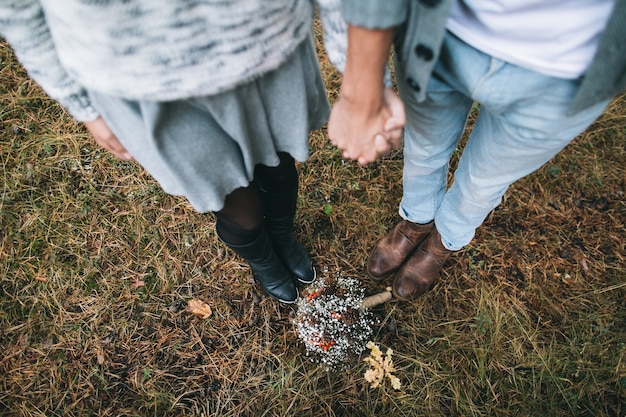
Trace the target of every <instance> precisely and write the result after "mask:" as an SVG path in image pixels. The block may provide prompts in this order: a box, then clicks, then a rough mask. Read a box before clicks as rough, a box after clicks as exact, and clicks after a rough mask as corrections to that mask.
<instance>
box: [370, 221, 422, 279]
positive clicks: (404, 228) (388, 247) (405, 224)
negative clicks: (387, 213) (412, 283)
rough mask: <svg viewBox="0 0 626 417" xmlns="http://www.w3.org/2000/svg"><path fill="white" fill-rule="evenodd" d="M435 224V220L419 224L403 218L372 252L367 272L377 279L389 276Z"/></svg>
mask: <svg viewBox="0 0 626 417" xmlns="http://www.w3.org/2000/svg"><path fill="white" fill-rule="evenodd" d="M433 225H434V223H433V222H430V223H426V224H417V223H412V222H410V221H407V220H402V221H401V222H400V223H398V224H397V225H396V226H395V227H394V228H393V229H392V230H391V232H389V233H387V235H386V236H385V237H383V238H382V239H381V240H379V241H378V243H376V246H374V249H373V250H372V252H370V256H369V259H368V260H367V274H368V275H369V276H370V277H372V278H373V279H375V280H377V281H380V280H383V279H385V278H387V277H388V276H389V275H390V274H391V273H392V272H394V271H396V270H397V269H398V268H400V265H402V263H403V262H404V260H405V259H406V258H407V257H408V256H409V255H411V253H413V250H415V248H416V247H417V246H418V245H419V244H420V243H422V241H423V240H424V239H425V238H426V237H427V236H428V234H429V233H430V231H431V230H433Z"/></svg>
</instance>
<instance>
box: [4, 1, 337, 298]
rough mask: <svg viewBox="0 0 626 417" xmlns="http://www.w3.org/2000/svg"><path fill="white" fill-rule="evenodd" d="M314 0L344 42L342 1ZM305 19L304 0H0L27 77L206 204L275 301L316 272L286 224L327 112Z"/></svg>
mask: <svg viewBox="0 0 626 417" xmlns="http://www.w3.org/2000/svg"><path fill="white" fill-rule="evenodd" d="M319 3H320V4H319V5H318V6H319V11H320V15H321V17H322V20H323V22H324V24H325V28H326V31H327V32H326V36H325V38H326V44H327V48H330V46H329V43H333V41H339V44H341V43H342V42H341V39H343V38H342V35H343V34H342V30H343V28H344V26H343V24H342V21H341V17H340V14H339V11H338V5H337V3H338V1H335V0H326V1H320V2H319ZM312 19H313V5H312V4H311V2H310V0H239V1H232V2H214V1H185V0H128V1H122V0H66V1H63V2H56V1H50V0H20V1H13V0H8V1H7V0H0V33H1V34H2V36H3V37H4V38H5V39H6V40H7V41H8V42H9V43H10V44H11V46H12V47H13V49H14V50H15V53H16V55H17V56H18V59H19V60H20V61H21V63H22V64H23V65H24V67H25V68H26V69H27V70H28V72H29V74H30V75H31V77H32V78H33V79H34V80H35V81H36V82H37V83H38V84H39V85H40V86H41V87H42V88H43V89H44V90H45V91H46V92H47V94H49V95H50V97H52V98H53V99H55V100H57V101H58V102H59V103H60V104H61V105H63V106H64V107H65V108H66V109H67V110H68V112H69V113H70V114H72V115H73V116H74V117H75V118H76V119H77V120H78V121H81V122H84V123H85V126H86V127H87V129H88V130H89V131H90V132H91V133H92V135H93V137H94V139H95V140H96V142H97V143H98V144H99V145H100V146H102V147H104V148H105V149H107V150H109V151H110V152H111V153H113V154H114V155H116V156H118V157H120V158H122V159H125V160H136V161H137V162H138V163H140V164H141V165H142V166H143V167H144V168H145V169H147V170H148V171H149V172H150V173H151V175H152V176H153V177H154V178H155V179H156V180H157V181H158V182H159V183H160V185H161V186H162V187H163V189H164V191H166V192H167V193H170V194H175V195H182V196H185V197H186V198H187V199H188V201H189V202H190V204H191V205H192V206H193V207H194V208H195V209H196V210H198V211H200V212H209V211H211V212H213V213H214V214H215V216H216V218H217V223H216V229H217V233H218V235H219V237H220V239H221V240H222V241H223V242H224V243H225V244H226V245H228V246H229V247H230V248H232V249H233V250H234V251H235V252H236V253H237V254H239V255H240V256H242V257H243V258H244V259H245V260H246V261H247V262H248V263H249V264H250V266H251V269H252V271H253V273H254V276H255V278H256V280H257V281H258V282H259V284H260V285H261V287H262V288H263V289H264V290H265V291H266V292H267V293H268V294H269V295H270V296H272V297H274V298H275V299H277V300H279V301H281V302H283V303H293V302H295V301H296V299H297V297H298V290H297V285H298V284H307V283H311V282H313V280H314V279H315V269H314V268H313V265H312V263H311V259H310V257H309V254H308V252H307V250H306V249H305V248H304V247H303V245H302V244H301V243H300V242H299V241H298V240H297V239H296V237H295V236H294V234H293V227H292V226H293V219H294V214H295V209H296V199H297V190H298V176H297V171H296V168H295V160H298V161H304V160H305V159H306V158H307V156H308V149H307V139H308V133H309V131H310V130H311V129H316V128H319V127H321V126H322V125H323V124H324V123H325V121H326V118H327V116H328V113H329V105H328V101H327V97H326V94H325V90H324V85H323V82H322V79H321V76H320V72H319V66H318V63H317V56H316V53H315V49H314V46H313V42H312V36H311V30H310V28H311V24H312ZM329 30H331V31H332V32H329ZM337 47H338V46H337ZM333 48H334V47H333ZM335 49H336V48H335ZM333 51H334V49H333ZM329 53H330V56H331V58H332V57H339V56H342V54H341V53H335V52H331V51H329ZM335 63H336V65H337V64H339V65H340V63H338V62H335Z"/></svg>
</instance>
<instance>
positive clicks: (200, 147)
mask: <svg viewBox="0 0 626 417" xmlns="http://www.w3.org/2000/svg"><path fill="white" fill-rule="evenodd" d="M90 96H91V99H92V101H93V105H94V106H95V108H96V109H97V110H98V111H99V112H100V114H101V115H102V117H103V119H104V120H105V121H106V122H107V124H108V125H109V127H110V128H111V130H112V131H113V132H114V133H115V134H116V136H117V137H118V139H119V140H120V142H121V143H122V144H123V145H124V146H125V147H126V149H127V150H128V151H129V152H130V154H131V155H133V157H134V158H135V160H136V161H137V162H138V163H139V164H140V165H141V166H143V167H144V168H145V169H146V170H147V171H148V172H149V173H150V174H151V175H152V177H154V179H155V180H156V181H157V182H158V183H159V184H160V185H161V187H162V188H163V190H164V191H165V192H166V193H169V194H173V195H179V196H184V197H186V198H187V200H188V201H189V203H190V204H191V205H192V206H193V208H194V209H196V210H197V211H199V212H207V211H218V210H221V209H222V208H223V205H224V198H225V197H226V196H227V195H228V194H230V193H231V192H232V191H234V190H235V189H237V188H240V187H246V186H247V185H248V184H249V183H250V181H251V180H252V179H253V176H254V167H255V166H256V165H257V164H263V165H267V166H276V165H278V163H279V160H278V156H277V155H276V153H277V152H287V153H289V154H290V155H292V156H293V157H294V158H295V159H296V160H297V161H300V162H302V161H304V160H306V159H307V158H308V156H309V151H308V137H309V132H310V131H311V130H313V129H318V128H321V127H322V126H323V125H324V123H326V120H327V118H328V115H329V113H330V106H329V103H328V98H327V96H326V90H325V88H324V83H323V80H322V77H321V74H320V70H319V65H318V63H317V55H316V52H315V47H314V45H313V40H312V38H309V39H308V40H305V41H304V42H302V44H300V45H299V47H298V48H297V50H296V51H295V52H294V53H293V54H292V56H291V57H290V58H289V59H288V60H287V61H286V62H285V63H284V64H283V65H282V66H281V67H280V68H278V69H277V70H274V71H272V72H270V73H267V74H265V75H263V76H262V77H261V78H259V79H256V80H254V81H252V82H249V83H247V84H244V85H241V86H239V87H236V88H234V89H233V90H230V91H227V92H225V93H222V94H218V95H213V96H208V97H197V98H190V99H186V100H178V101H170V102H154V101H130V100H124V99H121V98H119V97H112V96H108V95H104V94H101V93H98V92H94V91H90Z"/></svg>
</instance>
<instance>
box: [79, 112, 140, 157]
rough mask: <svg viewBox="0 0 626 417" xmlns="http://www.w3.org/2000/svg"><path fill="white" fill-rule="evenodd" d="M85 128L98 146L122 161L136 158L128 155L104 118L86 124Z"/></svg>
mask: <svg viewBox="0 0 626 417" xmlns="http://www.w3.org/2000/svg"><path fill="white" fill-rule="evenodd" d="M85 127H87V130H89V132H90V133H91V135H92V136H93V138H94V139H95V140H96V143H97V144H98V145H100V146H102V147H103V148H104V149H106V150H107V151H109V152H111V153H112V154H113V155H115V156H117V157H118V158H120V159H123V160H125V161H134V159H135V158H133V156H132V155H131V154H130V153H128V151H127V150H126V148H125V147H124V145H122V144H121V143H120V141H119V140H118V139H117V137H116V136H115V134H114V133H113V132H112V131H111V129H110V128H109V126H108V125H107V124H106V122H105V121H104V119H102V117H98V118H97V119H96V120H92V121H91V122H85Z"/></svg>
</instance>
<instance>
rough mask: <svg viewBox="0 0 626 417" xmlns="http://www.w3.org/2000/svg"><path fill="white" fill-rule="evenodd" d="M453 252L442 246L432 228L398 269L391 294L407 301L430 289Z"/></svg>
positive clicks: (439, 236)
mask: <svg viewBox="0 0 626 417" xmlns="http://www.w3.org/2000/svg"><path fill="white" fill-rule="evenodd" d="M453 252H454V251H451V250H449V249H446V248H445V247H444V246H443V243H442V242H441V235H439V232H438V231H437V229H436V228H435V229H433V231H432V232H431V233H430V235H429V236H428V238H427V239H426V240H424V242H423V243H422V244H421V245H420V246H419V247H418V248H417V251H415V254H414V255H413V256H411V258H409V260H408V261H407V262H406V264H404V266H403V267H402V268H401V269H400V271H398V274H397V275H396V278H395V280H394V281H393V286H392V292H393V295H394V296H395V297H396V298H398V299H399V300H402V301H409V300H412V299H414V298H415V297H418V296H420V295H422V294H424V293H425V292H426V291H428V290H429V289H431V288H432V286H433V285H434V284H435V281H436V280H437V277H438V276H439V271H440V270H441V267H442V266H443V264H444V263H445V262H446V259H448V257H449V256H450V255H451V254H452V253H453Z"/></svg>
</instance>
